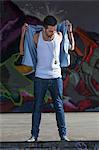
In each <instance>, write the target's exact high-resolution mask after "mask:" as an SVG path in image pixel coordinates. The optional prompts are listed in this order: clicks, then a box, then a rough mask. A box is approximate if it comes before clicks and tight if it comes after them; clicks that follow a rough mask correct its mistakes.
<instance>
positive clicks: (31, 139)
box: [27, 136, 37, 142]
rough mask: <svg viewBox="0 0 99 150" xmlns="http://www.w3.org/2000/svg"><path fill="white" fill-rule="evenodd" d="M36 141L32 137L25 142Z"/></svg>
mask: <svg viewBox="0 0 99 150" xmlns="http://www.w3.org/2000/svg"><path fill="white" fill-rule="evenodd" d="M36 141H37V139H36V138H35V137H33V136H32V137H30V138H29V139H28V140H27V142H36Z"/></svg>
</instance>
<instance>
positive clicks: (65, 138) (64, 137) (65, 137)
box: [61, 136, 70, 142]
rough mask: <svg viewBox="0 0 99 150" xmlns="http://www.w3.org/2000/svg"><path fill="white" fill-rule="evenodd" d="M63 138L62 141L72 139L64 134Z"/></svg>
mask: <svg viewBox="0 0 99 150" xmlns="http://www.w3.org/2000/svg"><path fill="white" fill-rule="evenodd" d="M61 140H62V141H68V142H69V141H70V140H69V139H68V138H67V136H63V137H62V138H61Z"/></svg>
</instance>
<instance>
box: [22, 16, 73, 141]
mask: <svg viewBox="0 0 99 150" xmlns="http://www.w3.org/2000/svg"><path fill="white" fill-rule="evenodd" d="M43 23H44V28H43V30H42V31H40V32H39V33H35V34H34V36H33V41H34V43H35V45H36V51H37V64H36V71H35V80H34V97H35V101H34V109H33V113H32V130H31V134H32V136H31V138H30V139H29V140H28V142H34V141H37V139H38V134H39V125H40V121H41V111H42V105H43V100H44V96H45V94H46V91H47V90H49V91H50V94H51V97H52V99H53V104H54V108H55V112H56V121H57V127H58V131H59V136H60V139H61V140H66V141H69V139H68V138H67V135H66V124H65V116H64V109H63V100H62V94H63V81H62V75H61V67H60V45H61V42H62V38H63V37H62V33H61V32H57V31H56V25H57V20H56V18H54V17H53V16H47V17H45V19H44V22H43ZM68 25H69V27H68V37H69V38H70V42H71V50H74V38H73V33H72V25H71V23H69V22H68ZM27 28H28V24H25V25H24V26H23V28H22V35H21V40H20V54H21V55H23V42H24V35H25V31H26V30H27Z"/></svg>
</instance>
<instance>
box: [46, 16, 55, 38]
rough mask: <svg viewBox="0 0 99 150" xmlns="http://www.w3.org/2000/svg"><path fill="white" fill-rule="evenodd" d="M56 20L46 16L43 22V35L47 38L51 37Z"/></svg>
mask: <svg viewBox="0 0 99 150" xmlns="http://www.w3.org/2000/svg"><path fill="white" fill-rule="evenodd" d="M56 25H57V20H56V18H55V17H53V16H50V15H49V16H46V17H45V18H44V21H43V26H44V28H45V33H46V35H47V36H48V37H50V38H51V37H52V36H53V35H54V32H55V31H56Z"/></svg>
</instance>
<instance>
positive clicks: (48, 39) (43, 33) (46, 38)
mask: <svg viewBox="0 0 99 150" xmlns="http://www.w3.org/2000/svg"><path fill="white" fill-rule="evenodd" d="M42 35H43V39H44V41H52V40H53V39H54V35H53V36H52V37H48V36H47V35H46V33H45V31H44V30H43V32H42Z"/></svg>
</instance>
